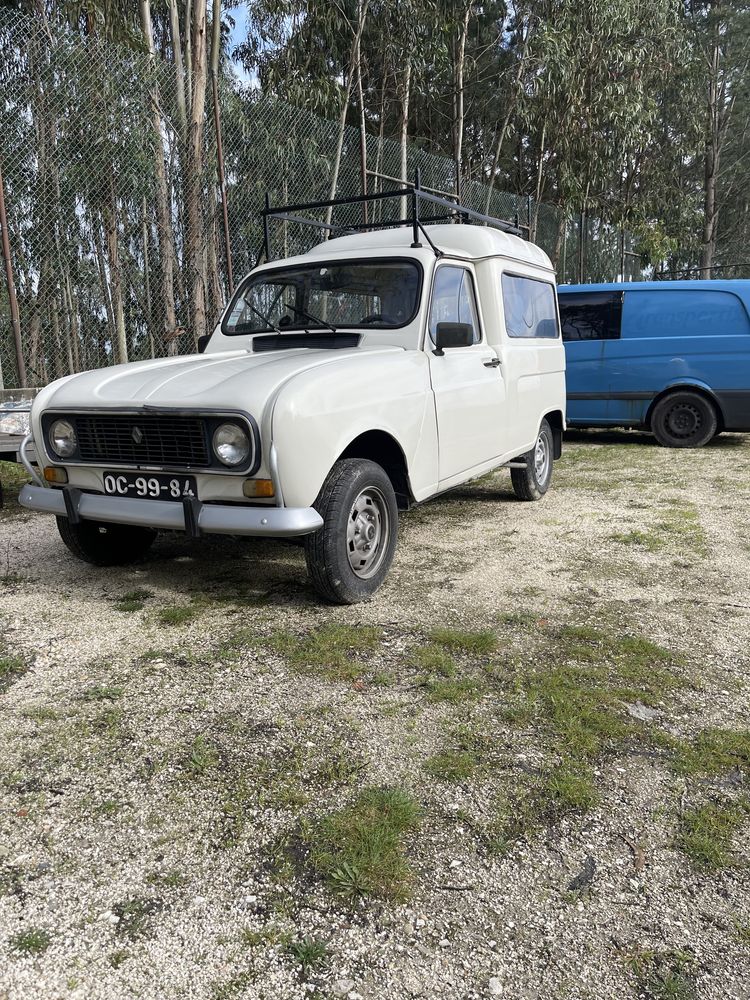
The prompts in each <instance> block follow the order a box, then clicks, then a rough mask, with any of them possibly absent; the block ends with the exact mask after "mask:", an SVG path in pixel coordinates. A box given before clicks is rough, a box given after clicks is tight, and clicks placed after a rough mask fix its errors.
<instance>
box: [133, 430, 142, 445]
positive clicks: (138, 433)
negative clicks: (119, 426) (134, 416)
mask: <svg viewBox="0 0 750 1000" xmlns="http://www.w3.org/2000/svg"><path fill="white" fill-rule="evenodd" d="M130 436H131V437H132V439H133V440H134V441H135V443H136V444H142V443H143V431H142V430H141V429H140V427H134V428H133V429H132V431H131V432H130Z"/></svg>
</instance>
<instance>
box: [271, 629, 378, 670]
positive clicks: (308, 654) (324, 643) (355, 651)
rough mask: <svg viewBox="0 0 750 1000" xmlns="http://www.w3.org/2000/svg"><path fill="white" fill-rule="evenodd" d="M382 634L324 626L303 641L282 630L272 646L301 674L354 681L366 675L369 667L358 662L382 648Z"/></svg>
mask: <svg viewBox="0 0 750 1000" xmlns="http://www.w3.org/2000/svg"><path fill="white" fill-rule="evenodd" d="M380 638H381V631H380V629H378V628H374V627H373V626H369V625H358V626H355V625H334V624H331V625H323V626H322V627H321V628H318V629H315V630H314V631H313V632H310V633H308V634H307V635H306V636H304V637H302V638H299V637H298V636H295V635H294V634H292V633H291V632H286V631H279V632H274V634H273V635H272V636H271V637H270V639H269V640H268V646H269V648H270V649H272V650H273V651H274V652H275V653H278V654H279V655H280V656H283V657H284V659H285V660H286V661H287V663H288V664H289V665H290V666H291V667H293V668H294V669H295V670H299V671H300V672H301V673H307V674H314V675H317V676H321V677H324V678H325V679H326V680H336V681H352V680H356V679H357V678H358V677H361V676H362V673H363V672H364V670H365V665H364V664H363V663H362V662H361V661H360V660H359V659H358V657H360V656H361V655H363V654H365V653H372V652H373V651H374V650H375V649H376V648H377V646H378V643H379V642H380Z"/></svg>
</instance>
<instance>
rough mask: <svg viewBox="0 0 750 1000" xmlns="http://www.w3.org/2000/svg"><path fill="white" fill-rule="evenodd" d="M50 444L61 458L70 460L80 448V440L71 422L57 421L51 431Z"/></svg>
mask: <svg viewBox="0 0 750 1000" xmlns="http://www.w3.org/2000/svg"><path fill="white" fill-rule="evenodd" d="M49 443H50V444H51V445H52V450H53V451H54V453H55V454H56V455H57V456H58V457H59V458H70V456H71V455H72V454H73V452H74V451H75V450H76V448H77V447H78V439H77V438H76V432H75V428H74V427H73V425H72V424H71V423H70V421H69V420H56V421H55V422H54V423H53V424H52V426H51V427H50V429H49Z"/></svg>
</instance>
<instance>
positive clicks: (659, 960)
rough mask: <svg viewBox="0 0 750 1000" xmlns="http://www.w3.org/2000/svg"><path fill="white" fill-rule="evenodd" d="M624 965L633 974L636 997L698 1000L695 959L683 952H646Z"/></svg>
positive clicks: (651, 999) (656, 999) (650, 999)
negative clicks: (636, 989)
mask: <svg viewBox="0 0 750 1000" xmlns="http://www.w3.org/2000/svg"><path fill="white" fill-rule="evenodd" d="M628 964H629V965H630V968H631V969H632V971H633V973H634V974H635V978H636V982H637V986H638V995H639V996H644V997H646V1000H698V990H697V987H696V983H695V971H694V967H695V959H694V958H693V956H692V955H691V954H690V953H689V952H683V951H662V952H657V951H646V952H641V953H640V954H638V955H635V956H633V957H632V958H631V959H630V960H629V962H628Z"/></svg>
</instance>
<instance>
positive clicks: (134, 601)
mask: <svg viewBox="0 0 750 1000" xmlns="http://www.w3.org/2000/svg"><path fill="white" fill-rule="evenodd" d="M153 596H154V595H153V592H152V591H150V590H129V591H128V592H127V594H123V595H122V597H120V598H119V599H118V600H117V602H116V603H115V611H122V612H133V611H142V610H143V606H144V601H147V600H148V599H149V598H150V597H153Z"/></svg>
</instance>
